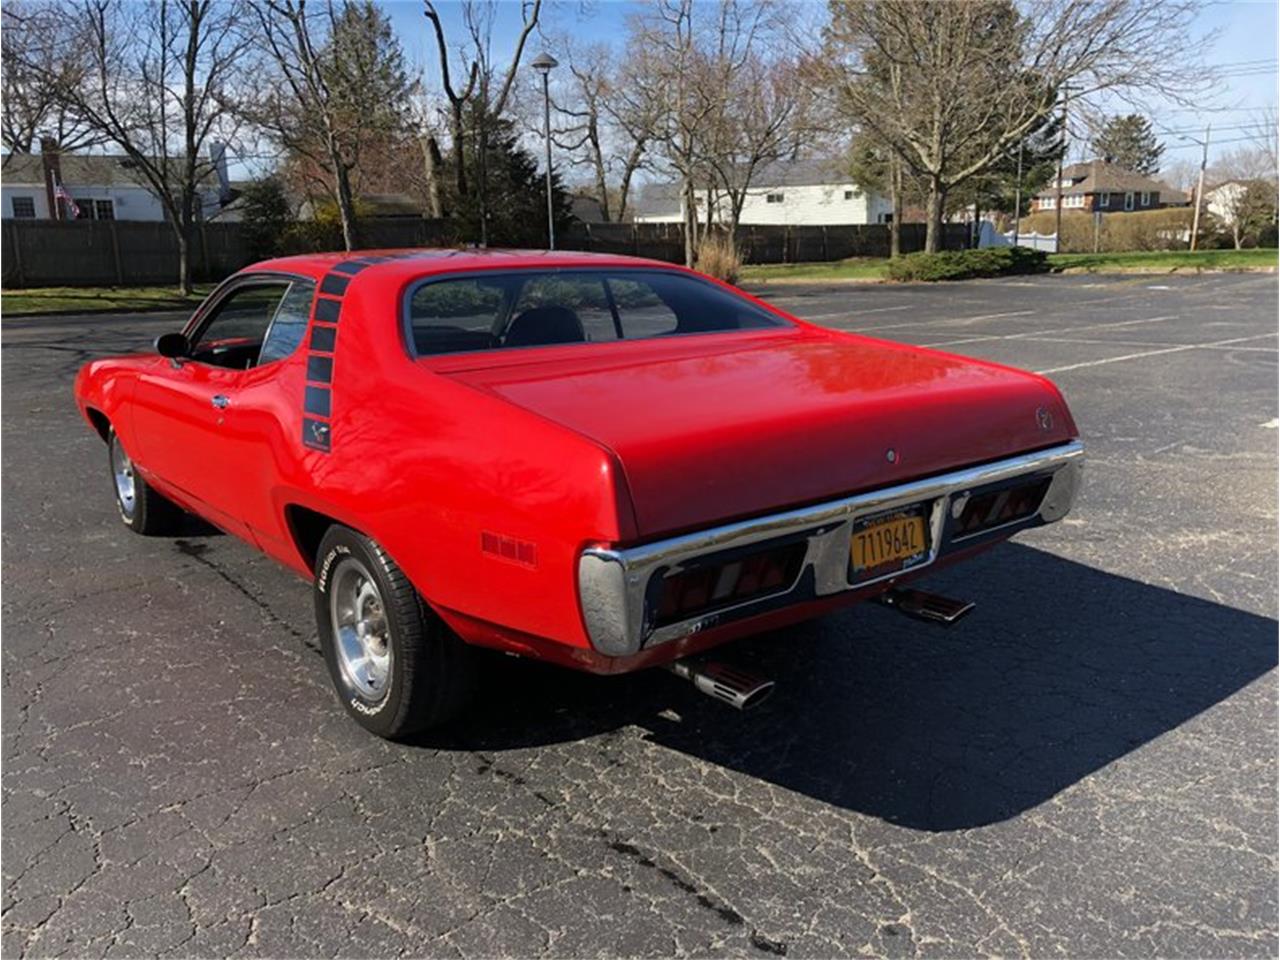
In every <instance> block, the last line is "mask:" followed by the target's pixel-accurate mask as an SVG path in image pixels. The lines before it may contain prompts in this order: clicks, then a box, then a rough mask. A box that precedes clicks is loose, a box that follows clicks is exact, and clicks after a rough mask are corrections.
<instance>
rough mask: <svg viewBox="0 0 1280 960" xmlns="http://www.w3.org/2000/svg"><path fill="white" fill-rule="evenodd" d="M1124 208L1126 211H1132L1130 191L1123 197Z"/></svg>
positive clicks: (1131, 194)
mask: <svg viewBox="0 0 1280 960" xmlns="http://www.w3.org/2000/svg"><path fill="white" fill-rule="evenodd" d="M1124 208H1125V209H1126V210H1132V209H1133V192H1132V191H1130V192H1128V193H1126V194H1125V195H1124Z"/></svg>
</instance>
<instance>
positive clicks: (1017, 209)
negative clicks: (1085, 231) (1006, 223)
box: [1013, 141, 1062, 247]
mask: <svg viewBox="0 0 1280 960" xmlns="http://www.w3.org/2000/svg"><path fill="white" fill-rule="evenodd" d="M1022 144H1023V141H1019V142H1018V179H1017V182H1016V183H1015V185H1014V188H1013V245H1014V246H1015V247H1016V246H1017V245H1018V227H1019V226H1021V223H1020V221H1021V220H1022ZM1058 179H1059V180H1061V179H1062V175H1061V174H1059V175H1058Z"/></svg>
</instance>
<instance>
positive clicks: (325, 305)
mask: <svg viewBox="0 0 1280 960" xmlns="http://www.w3.org/2000/svg"><path fill="white" fill-rule="evenodd" d="M372 263H373V261H372V260H369V259H364V258H357V259H353V260H344V261H342V262H341V263H338V264H335V265H334V267H333V269H332V270H330V271H329V272H328V273H327V274H325V276H324V278H323V279H322V280H321V281H320V295H319V296H317V297H316V301H315V305H314V306H313V307H312V308H311V335H310V337H309V339H308V341H307V381H308V382H307V385H306V386H305V387H304V388H303V393H302V414H303V416H302V443H303V445H304V446H306V447H310V448H311V449H312V450H319V451H320V452H321V453H328V452H330V450H332V449H333V413H334V410H333V391H332V389H331V388H330V384H332V383H333V363H334V359H335V358H334V352H335V350H336V349H337V345H338V327H337V325H336V324H337V323H338V319H339V318H340V317H341V315H342V299H341V298H342V296H343V294H345V293H346V292H347V286H348V284H349V283H350V282H351V277H352V276H354V275H355V274H357V273H359V272H360V271H361V270H363V269H364V268H365V267H367V266H370V265H371V264H372Z"/></svg>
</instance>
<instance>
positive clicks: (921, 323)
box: [855, 310, 1040, 333]
mask: <svg viewBox="0 0 1280 960" xmlns="http://www.w3.org/2000/svg"><path fill="white" fill-rule="evenodd" d="M1039 312H1040V311H1039V310H1014V311H1013V312H1012V313H983V314H979V315H978V316H976V317H948V318H947V319H945V320H939V319H938V318H937V317H931V318H930V319H928V320H911V321H909V322H907V323H886V324H884V325H883V326H879V327H857V328H855V329H856V330H857V331H858V333H874V332H875V331H877V330H897V329H900V328H901V327H932V326H938V325H941V324H947V323H977V322H978V321H979V320H1001V319H1003V318H1005V317H1030V316H1034V315H1035V314H1038V313H1039Z"/></svg>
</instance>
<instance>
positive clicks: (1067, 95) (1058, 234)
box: [1053, 83, 1071, 253]
mask: <svg viewBox="0 0 1280 960" xmlns="http://www.w3.org/2000/svg"><path fill="white" fill-rule="evenodd" d="M1070 99H1071V84H1069V83H1064V84H1063V85H1062V152H1061V153H1059V154H1058V179H1057V180H1056V181H1055V190H1054V202H1053V211H1054V218H1053V234H1054V241H1053V244H1054V247H1055V250H1054V252H1055V253H1058V252H1060V251H1061V250H1062V161H1063V159H1064V158H1065V157H1066V155H1067V103H1068V101H1070Z"/></svg>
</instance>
